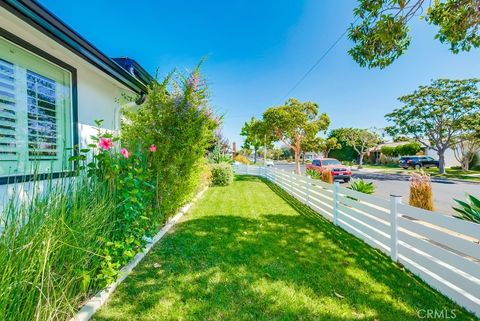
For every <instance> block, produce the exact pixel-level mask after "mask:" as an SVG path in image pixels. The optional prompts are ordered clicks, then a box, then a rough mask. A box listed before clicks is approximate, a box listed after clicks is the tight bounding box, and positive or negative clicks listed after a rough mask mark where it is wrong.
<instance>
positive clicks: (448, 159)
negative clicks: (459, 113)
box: [368, 142, 461, 167]
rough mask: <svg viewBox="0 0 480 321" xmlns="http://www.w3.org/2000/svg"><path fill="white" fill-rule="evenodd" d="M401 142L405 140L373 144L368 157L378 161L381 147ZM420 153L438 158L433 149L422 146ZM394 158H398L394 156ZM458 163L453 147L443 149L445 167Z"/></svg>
mask: <svg viewBox="0 0 480 321" xmlns="http://www.w3.org/2000/svg"><path fill="white" fill-rule="evenodd" d="M403 144H406V142H389V143H384V144H379V145H377V146H375V147H374V148H371V149H370V150H369V151H368V153H369V157H370V159H371V160H373V161H374V162H378V160H379V159H380V156H381V155H382V152H381V149H382V147H384V146H388V147H396V146H400V145H403ZM422 154H423V155H427V156H431V157H433V158H434V159H437V160H438V154H437V152H436V151H434V150H433V149H430V148H423V151H422ZM396 159H398V158H396ZM460 165H461V164H460V162H459V161H458V160H457V159H456V158H455V154H454V152H453V149H451V148H449V149H447V150H446V151H445V166H446V167H453V166H460Z"/></svg>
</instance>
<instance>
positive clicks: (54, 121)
mask: <svg viewBox="0 0 480 321" xmlns="http://www.w3.org/2000/svg"><path fill="white" fill-rule="evenodd" d="M151 81H152V77H151V76H150V75H149V74H148V73H147V72H146V71H145V70H144V69H143V68H142V67H141V66H140V65H138V64H137V63H136V62H135V61H134V60H131V59H129V58H116V59H111V58H109V57H108V56H106V55H105V54H104V53H102V52H101V51H100V50H98V49H97V48H95V47H94V46H93V45H92V44H91V43H89V42H88V41H87V40H85V39H84V38H83V37H82V36H80V35H79V34H78V33H77V32H75V31H74V30H73V29H71V28H70V27H68V26H67V25H66V24H64V23H63V22H62V21H60V20H59V19H58V18H57V17H56V16H54V15H53V14H52V13H50V12H49V11H48V10H46V9H45V8H44V7H43V6H41V5H40V4H39V3H37V2H36V1H26V0H24V1H20V0H19V1H13V0H2V1H0V185H1V186H0V195H3V197H5V194H6V193H5V190H6V187H5V184H7V183H10V184H11V183H12V182H14V181H18V180H22V181H23V180H27V181H28V180H29V179H30V178H31V176H30V175H31V174H33V172H34V171H36V172H37V173H40V174H46V173H49V174H52V175H54V176H59V175H61V174H62V173H65V172H68V171H70V170H72V168H71V164H70V162H69V161H68V158H69V156H70V155H71V151H69V150H68V148H72V147H73V146H75V145H79V146H80V147H82V146H86V145H87V144H88V143H89V142H90V135H92V134H95V133H96V130H97V129H96V128H95V122H94V121H95V120H97V119H101V120H103V127H104V129H107V130H111V131H115V130H118V129H119V124H120V109H121V108H122V107H123V106H125V105H135V104H141V103H142V102H143V100H144V99H145V94H146V91H147V86H148V84H149V83H150V82H151ZM124 95H127V96H131V97H139V98H138V99H137V101H136V102H135V103H131V102H130V103H129V102H127V100H122V97H123V96H124ZM45 176H46V175H44V177H45ZM24 188H26V187H24ZM17 192H18V186H17ZM0 204H1V203H0Z"/></svg>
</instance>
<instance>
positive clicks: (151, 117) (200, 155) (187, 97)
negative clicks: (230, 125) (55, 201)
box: [122, 69, 220, 220]
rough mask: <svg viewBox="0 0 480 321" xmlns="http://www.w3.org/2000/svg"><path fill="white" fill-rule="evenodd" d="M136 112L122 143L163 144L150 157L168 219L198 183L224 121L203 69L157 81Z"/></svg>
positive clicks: (128, 118)
mask: <svg viewBox="0 0 480 321" xmlns="http://www.w3.org/2000/svg"><path fill="white" fill-rule="evenodd" d="M147 97H148V98H147V100H146V101H145V103H144V104H143V105H142V106H141V107H140V109H139V110H138V111H136V112H133V111H125V113H124V115H125V118H124V121H123V122H122V143H123V144H124V145H125V146H126V147H127V148H129V149H131V150H137V149H139V148H140V149H144V148H148V146H149V145H150V144H154V145H155V146H156V148H157V150H156V152H155V154H154V155H153V156H152V158H151V159H150V168H151V175H153V181H154V184H155V186H156V188H155V205H156V208H157V211H156V213H158V215H159V218H160V219H163V220H165V219H166V218H167V217H168V216H169V215H171V214H172V213H173V212H174V211H175V210H176V209H177V208H178V207H179V206H180V205H181V204H182V203H184V202H185V201H186V200H187V199H188V198H189V197H190V196H191V195H192V193H194V192H195V191H196V189H197V188H198V185H199V182H200V178H201V176H202V169H204V166H202V163H203V162H205V154H206V150H207V148H208V147H209V145H210V142H211V141H213V139H214V131H215V129H216V128H217V127H218V126H219V122H220V120H219V119H218V118H216V117H215V115H214V113H213V112H212V110H211V109H210V107H209V105H208V89H207V86H206V85H205V82H204V81H203V80H202V79H201V78H200V73H199V70H198V69H195V70H194V71H193V72H192V73H191V74H190V75H188V76H183V75H179V74H170V75H169V76H167V77H166V79H165V80H164V81H162V82H157V83H155V84H153V85H152V87H151V88H150V90H149V92H148V96H147Z"/></svg>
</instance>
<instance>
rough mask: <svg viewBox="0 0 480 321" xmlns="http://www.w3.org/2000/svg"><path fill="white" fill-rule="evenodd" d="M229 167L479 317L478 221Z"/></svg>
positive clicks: (276, 172) (275, 172)
mask: <svg viewBox="0 0 480 321" xmlns="http://www.w3.org/2000/svg"><path fill="white" fill-rule="evenodd" d="M234 170H235V173H236V174H239V175H255V176H261V177H264V178H266V179H268V180H269V181H271V182H273V183H275V184H276V185H278V186H279V187H281V188H282V189H283V190H285V191H286V192H288V193H289V194H290V195H292V196H293V197H295V198H296V199H298V200H299V201H301V202H303V203H304V204H306V205H307V206H309V207H310V208H312V209H313V210H315V211H316V212H318V213H319V214H321V215H322V216H324V217H325V218H327V219H328V220H330V221H332V222H333V223H334V224H335V225H338V226H340V227H341V228H343V229H344V230H346V231H348V232H349V233H351V234H353V235H355V236H357V237H358V238H360V239H362V240H363V241H365V242H366V243H368V244H369V245H370V246H372V247H374V248H377V249H379V250H380V251H382V252H384V253H385V254H387V255H389V256H390V257H391V258H392V260H394V261H396V262H399V263H401V264H403V265H404V266H405V267H406V268H408V269H409V270H410V271H411V272H413V273H414V274H416V275H418V276H419V277H420V278H422V279H423V280H424V281H425V282H427V283H428V284H430V285H431V286H432V287H434V288H436V289H437V290H438V291H440V292H441V293H443V294H444V295H446V296H447V297H449V298H451V299H452V300H454V301H455V302H457V303H458V304H459V305H461V306H463V307H465V308H466V309H468V310H470V311H473V312H474V313H475V314H476V315H477V316H479V317H480V224H475V223H472V222H468V221H464V220H460V219H457V218H454V217H451V216H448V215H444V214H441V213H437V212H431V211H426V210H422V209H419V208H416V207H412V206H409V205H406V204H402V202H401V197H399V196H391V198H390V200H386V199H382V198H379V197H376V196H372V195H367V194H363V193H359V192H356V191H352V190H350V189H347V188H345V187H342V186H340V184H338V183H335V184H333V185H332V184H327V183H324V182H322V181H320V180H314V179H311V178H309V177H305V176H299V175H296V174H293V173H290V172H286V171H283V170H280V169H276V168H272V167H267V168H265V167H259V166H246V165H235V166H234Z"/></svg>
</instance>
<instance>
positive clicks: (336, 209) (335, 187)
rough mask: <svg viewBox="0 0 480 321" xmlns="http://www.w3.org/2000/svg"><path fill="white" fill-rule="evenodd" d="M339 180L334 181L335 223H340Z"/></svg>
mask: <svg viewBox="0 0 480 321" xmlns="http://www.w3.org/2000/svg"><path fill="white" fill-rule="evenodd" d="M339 186H340V183H339V182H334V183H333V224H335V225H338V187H339Z"/></svg>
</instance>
